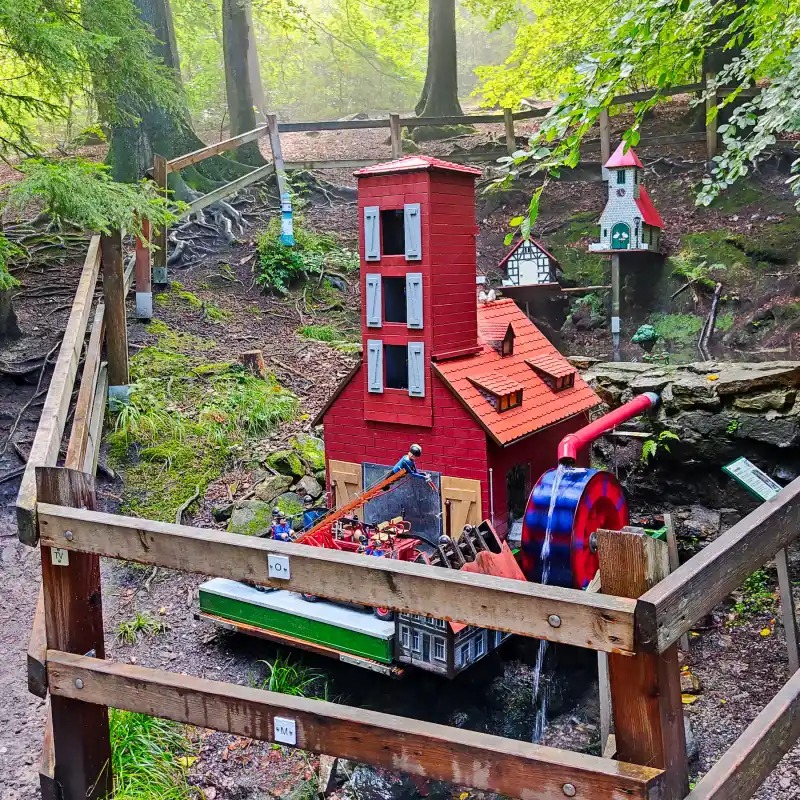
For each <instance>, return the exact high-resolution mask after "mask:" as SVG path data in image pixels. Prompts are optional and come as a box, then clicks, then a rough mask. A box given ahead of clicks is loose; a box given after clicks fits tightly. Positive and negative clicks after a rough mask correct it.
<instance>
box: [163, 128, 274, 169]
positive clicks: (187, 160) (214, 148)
mask: <svg viewBox="0 0 800 800" xmlns="http://www.w3.org/2000/svg"><path fill="white" fill-rule="evenodd" d="M267 133H268V131H267V126H266V125H260V126H259V127H258V128H253V130H251V131H245V132H244V133H240V134H239V135H238V136H232V137H231V138H230V139H223V140H222V141H221V142H217V143H216V144H210V145H208V146H207V147H201V148H200V149H199V150H193V151H192V152H191V153H186V155H183V156H178V157H177V158H172V159H170V160H169V161H167V171H168V172H177V171H178V170H180V169H183V168H184V167H188V166H190V165H191V164H197V163H198V162H199V161H203V160H204V159H206V158H210V157H211V156H216V155H218V154H219V153H224V152H225V151H226V150H234V149H235V148H237V147H239V146H240V145H243V144H247V142H252V141H255V140H256V139H260V138H261V137H262V136H266V135H267Z"/></svg>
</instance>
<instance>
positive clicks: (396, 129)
mask: <svg viewBox="0 0 800 800" xmlns="http://www.w3.org/2000/svg"><path fill="white" fill-rule="evenodd" d="M389 136H390V139H391V142H392V158H402V157H403V136H402V133H401V132H400V115H399V114H389Z"/></svg>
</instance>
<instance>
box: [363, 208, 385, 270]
mask: <svg viewBox="0 0 800 800" xmlns="http://www.w3.org/2000/svg"><path fill="white" fill-rule="evenodd" d="M380 259H381V212H380V209H379V208H378V206H367V207H366V208H365V209H364V260H365V261H380Z"/></svg>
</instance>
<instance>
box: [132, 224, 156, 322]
mask: <svg viewBox="0 0 800 800" xmlns="http://www.w3.org/2000/svg"><path fill="white" fill-rule="evenodd" d="M151 252H152V251H151V250H150V220H149V219H143V220H142V235H141V236H137V237H136V262H135V263H136V319H141V320H150V319H152V318H153V276H152V271H151V258H150V254H151Z"/></svg>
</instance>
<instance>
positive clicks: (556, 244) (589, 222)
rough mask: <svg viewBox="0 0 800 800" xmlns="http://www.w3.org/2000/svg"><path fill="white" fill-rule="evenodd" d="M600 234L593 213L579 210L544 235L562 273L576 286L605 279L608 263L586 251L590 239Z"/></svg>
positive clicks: (594, 284)
mask: <svg viewBox="0 0 800 800" xmlns="http://www.w3.org/2000/svg"><path fill="white" fill-rule="evenodd" d="M599 238H600V226H599V225H598V224H597V214H595V213H594V212H592V211H587V212H581V213H580V214H575V215H574V216H572V217H570V218H569V219H568V220H567V221H566V223H565V224H564V225H562V226H561V228H559V229H558V230H557V231H555V232H554V233H553V234H551V235H550V237H549V238H548V248H549V250H550V252H551V253H552V254H553V255H554V256H555V257H556V258H557V259H558V261H559V263H560V264H561V269H562V270H563V271H564V276H565V277H566V278H567V279H568V280H570V281H574V282H575V283H576V284H578V285H579V286H597V285H600V284H605V283H608V280H609V275H610V272H611V267H610V265H609V262H608V259H606V258H605V257H604V256H601V255H599V254H597V253H590V252H588V250H587V248H588V245H589V242H590V241H597V240H599Z"/></svg>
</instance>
